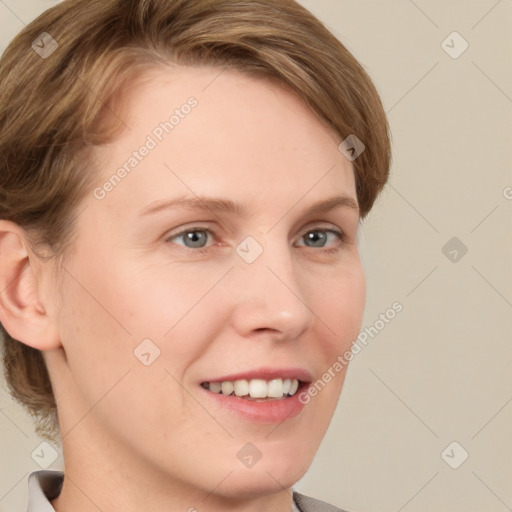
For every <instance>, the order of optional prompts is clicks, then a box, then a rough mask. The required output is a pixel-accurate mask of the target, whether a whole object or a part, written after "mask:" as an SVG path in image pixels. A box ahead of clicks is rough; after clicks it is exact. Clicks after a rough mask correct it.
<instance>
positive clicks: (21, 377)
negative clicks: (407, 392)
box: [0, 0, 390, 512]
mask: <svg viewBox="0 0 512 512" xmlns="http://www.w3.org/2000/svg"><path fill="white" fill-rule="evenodd" d="M27 48H28V50H27ZM0 83H1V84H2V89H3V91H4V93H3V95H2V99H1V107H0V127H1V130H0V152H1V156H2V158H1V159H0V161H1V163H0V165H1V166H2V169H1V172H0V176H1V177H0V180H1V184H0V187H1V188H0V190H1V192H0V193H1V197H2V201H1V202H0V204H1V210H0V219H2V220H0V269H1V270H0V287H1V289H2V290H4V291H3V293H2V294H1V295H0V300H1V303H0V322H1V324H2V330H3V334H4V367H5V374H6V378H7V382H8V384H9V386H10V390H11V392H12V395H13V396H14V397H15V398H16V399H17V400H19V401H20V402H21V403H22V404H24V405H25V406H26V407H27V408H28V410H29V411H30V412H31V413H32V414H33V415H35V416H36V417H37V418H38V433H39V434H40V435H41V436H43V437H46V438H47V439H49V440H52V441H53V442H61V443H62V449H63V455H64V462H65V468H64V472H57V471H50V470H48V471H45V470H41V471H37V472H34V473H32V474H31V475H30V477H29V510H30V511H42V510H55V511H57V512H61V511H68V510H73V511H74V512H86V511H89V510H91V511H92V510H94V511H97V510H98V509H100V510H103V511H107V510H126V511H131V510H151V511H156V512H158V511H159V510H188V511H193V510H198V511H201V510H208V511H217V510H237V511H238V510H240V511H260V510H273V511H278V512H279V511H283V512H284V511H289V510H300V511H303V512H305V511H324V510H325V511H328V510H335V508H334V507H332V506H330V505H328V504H325V503H323V502H321V501H318V500H315V499H312V498H308V497H306V496H303V495H301V494H299V493H297V492H294V491H293V489H292V486H293V484H294V483H296V482H297V481H298V480H299V479H300V478H301V477H302V476H303V475H304V473H305V472H306V470H307V469H308V467H309V466H310V464H311V462H312V459H313V457H314V454H315V452H316V450H317V448H318V446H319V444H320V442H321V439H322V437H323V436H324V434H325V431H326V429H327V427H328V425H329V422H330V420H331V418H332V415H333V413H334V410H335V407H336V403H337V400H338V398H339V394H340V392H341V388H342V385H343V380H344V376H345V370H346V365H344V364H341V363H340V362H339V358H340V354H344V353H347V351H349V350H350V347H351V343H352V341H353V340H355V339H356V337H357V334H358V332H359V329H360V327H361V321H362V315H363V310H364V304H365V281H364V273H363V269H362V266H361V261H360V257H359V252H358V246H357V231H358V226H359V225H360V222H361V220H362V219H363V218H364V217H365V216H366V215H367V214H368V212H369V211H370V209H371V207H372V205H373V203H374V201H375V198H376V197H377V195H378V194H379V192H380V191H381V189H382V187H383V186H384V184H385V182H386V180H387V177H388V172H389V161H390V143H389V134H388V125H387V121H386V117H385V114H384V111H383V108H382V104H381V102H380V99H379V97H378V94H377V92H376V90H375V88H374V86H373V85H372V83H371V80H370V79H369V77H368V75H367V74H366V73H365V71H364V70H363V69H362V67H361V65H360V64H359V63H358V62H357V61H356V60H355V59H354V57H353V56H352V55H351V54H350V53H349V52H348V51H347V50H346V48H345V47H344V46H343V45H342V44H341V43H340V42H339V41H338V40H336V39H335V38H334V36H333V35H332V34H331V33H330V32H329V31H328V30H327V29H326V28H325V27H324V26H323V25H322V24H321V23H320V22H319V21H318V20H317V19H316V18H314V17H313V16H312V15H311V14H310V13H309V12H308V11H306V10H305V9H304V8H302V7H301V6H300V5H298V4H297V3H296V2H294V1H292V0H279V1H275V0H258V1H251V2H248V1H237V0H123V1H121V0H93V1H91V0H66V1H64V2H62V3H60V4H59V5H57V6H55V7H53V8H52V9H49V10H48V11H46V12H45V13H44V14H43V15H42V16H40V17H39V18H38V19H37V20H35V21H34V22H33V23H31V24H30V25H29V26H28V27H26V28H25V29H24V30H23V31H22V32H21V33H20V34H19V35H18V36H17V37H16V38H15V39H14V40H13V42H12V43H11V44H10V46H9V48H8V49H7V51H6V52H5V54H4V55H3V57H2V59H1V62H0ZM336 362H338V363H339V366H338V367H337V366H336ZM319 382H322V383H323V386H318V383H319ZM315 390H316V391H315Z"/></svg>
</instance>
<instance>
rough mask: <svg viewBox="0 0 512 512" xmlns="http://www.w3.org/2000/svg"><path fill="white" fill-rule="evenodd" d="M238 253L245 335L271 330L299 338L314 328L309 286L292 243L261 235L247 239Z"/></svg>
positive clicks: (239, 310) (241, 320)
mask: <svg viewBox="0 0 512 512" xmlns="http://www.w3.org/2000/svg"><path fill="white" fill-rule="evenodd" d="M256 237H258V239H256ZM237 254H238V262H237V264H236V272H235V274H236V276H237V277H236V280H237V286H239V287H240V293H239V295H238V297H239V300H238V301H237V305H236V309H237V312H236V313H237V314H235V315H234V318H235V322H236V326H237V329H238V330H239V331H241V333H243V334H244V335H247V334H248V333H249V331H251V330H255V329H258V330H261V329H271V330H275V331H279V332H280V336H281V337H288V336H289V337H298V336H299V335H300V333H301V332H302V331H304V330H305V329H306V328H307V327H309V326H310V325H311V322H312V319H313V314H312V312H311V310H310V309H309V307H308V306H307V297H306V296H305V292H306V286H307V283H306V282H304V280H302V279H301V278H300V277H301V276H300V275H299V273H298V269H297V267H296V265H295V264H294V261H293V255H292V253H291V248H290V244H289V243H288V241H287V240H285V241H283V239H282V238H281V237H279V236H271V234H265V233H262V232H260V233H259V234H257V235H256V236H249V237H246V238H245V239H244V240H243V241H242V242H241V243H240V244H239V245H238V247H237Z"/></svg>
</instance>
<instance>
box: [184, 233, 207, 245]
mask: <svg viewBox="0 0 512 512" xmlns="http://www.w3.org/2000/svg"><path fill="white" fill-rule="evenodd" d="M186 238H187V240H189V241H190V242H192V244H193V245H192V247H203V244H201V242H204V233H203V232H202V231H189V232H188V233H187V237H186ZM198 242H199V245H197V243H198Z"/></svg>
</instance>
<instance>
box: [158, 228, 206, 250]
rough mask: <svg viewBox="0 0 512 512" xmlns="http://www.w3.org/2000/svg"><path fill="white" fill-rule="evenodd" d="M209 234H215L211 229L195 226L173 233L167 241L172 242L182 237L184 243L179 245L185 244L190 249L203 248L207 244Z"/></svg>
mask: <svg viewBox="0 0 512 512" xmlns="http://www.w3.org/2000/svg"><path fill="white" fill-rule="evenodd" d="M208 235H213V233H212V231H210V230H209V229H204V228H199V227H194V228H189V229H186V230H185V231H182V232H181V233H177V234H176V235H172V236H170V237H169V238H167V239H166V241H168V242H170V241H173V240H177V239H178V240H179V239H180V238H181V239H182V240H183V242H184V243H183V244H178V245H184V246H185V247H186V248H188V249H203V248H204V247H205V246H206V242H207V240H208Z"/></svg>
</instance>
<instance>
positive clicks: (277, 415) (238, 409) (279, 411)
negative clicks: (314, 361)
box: [199, 368, 313, 424]
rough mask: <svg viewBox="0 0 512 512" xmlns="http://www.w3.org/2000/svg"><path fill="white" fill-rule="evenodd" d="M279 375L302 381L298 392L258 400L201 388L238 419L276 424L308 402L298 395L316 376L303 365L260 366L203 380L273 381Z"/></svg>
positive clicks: (213, 400)
mask: <svg viewBox="0 0 512 512" xmlns="http://www.w3.org/2000/svg"><path fill="white" fill-rule="evenodd" d="M278 378H284V379H297V380H299V388H298V389H297V392H296V393H295V394H294V395H293V396H291V397H289V398H284V399H278V400H268V401H262V402H256V401H252V400H247V399H245V398H242V397H239V396H236V395H229V396H226V395H223V394H222V393H214V392H213V391H209V390H208V389H205V388H203V387H202V386H199V389H200V390H201V392H202V393H204V394H205V397H206V398H207V399H208V400H210V401H211V402H212V403H213V404H214V405H215V406H216V407H219V408H221V409H224V410H226V411H228V412H230V413H232V414H234V415H236V416H237V417H239V418H242V419H245V420H249V421H251V422H253V423H266V424H272V423H274V424H275V423H282V422H284V421H286V420H290V419H292V418H295V417H296V416H298V415H299V414H300V413H301V412H302V410H303V409H304V405H305V404H303V403H302V402H301V401H300V400H299V394H300V393H301V392H303V391H304V390H305V389H307V388H308V387H309V385H310V384H311V382H312V380H313V377H312V376H311V374H310V373H309V372H308V371H307V370H304V369H302V368H259V369H256V370H251V371H247V372H240V373H233V374H229V375H224V376H222V377H215V378H212V379H211V380H203V381H201V382H222V381H226V380H229V381H235V380H241V379H246V380H251V379H264V380H272V379H278Z"/></svg>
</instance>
